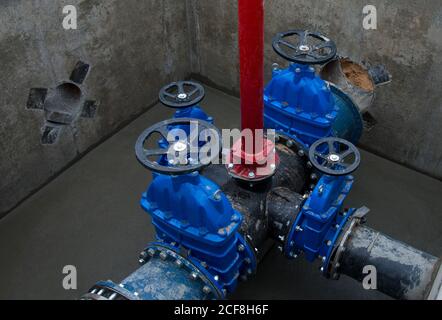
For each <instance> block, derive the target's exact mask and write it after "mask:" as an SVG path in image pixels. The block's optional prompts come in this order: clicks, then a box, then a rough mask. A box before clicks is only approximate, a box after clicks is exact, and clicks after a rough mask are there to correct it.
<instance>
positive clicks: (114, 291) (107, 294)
mask: <svg viewBox="0 0 442 320" xmlns="http://www.w3.org/2000/svg"><path fill="white" fill-rule="evenodd" d="M80 300H95V301H96V300H100V301H103V300H105V301H110V300H139V298H138V297H137V296H136V295H134V294H133V293H132V292H130V291H128V290H126V289H125V288H124V287H123V286H121V285H120V286H117V285H116V284H115V283H113V282H112V281H100V282H98V283H97V284H96V285H94V286H93V287H92V288H91V289H90V290H89V291H88V293H86V294H85V295H83V296H82V297H81V298H80Z"/></svg>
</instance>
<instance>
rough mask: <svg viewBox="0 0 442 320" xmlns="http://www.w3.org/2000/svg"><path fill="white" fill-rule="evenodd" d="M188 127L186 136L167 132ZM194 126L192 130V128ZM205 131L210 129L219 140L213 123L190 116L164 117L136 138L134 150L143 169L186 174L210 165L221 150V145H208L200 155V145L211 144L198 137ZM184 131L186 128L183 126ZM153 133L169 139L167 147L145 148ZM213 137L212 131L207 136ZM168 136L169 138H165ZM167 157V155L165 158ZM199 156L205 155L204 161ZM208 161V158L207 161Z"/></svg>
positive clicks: (219, 137)
mask: <svg viewBox="0 0 442 320" xmlns="http://www.w3.org/2000/svg"><path fill="white" fill-rule="evenodd" d="M186 126H188V127H190V130H189V131H193V132H190V133H191V135H190V136H189V135H188V134H189V133H188V132H186V133H187V135H186V137H185V138H184V137H179V135H178V134H170V132H171V131H173V130H175V129H182V128H183V127H186ZM194 128H195V129H194ZM205 130H210V131H211V132H215V134H216V135H217V139H218V142H220V141H221V134H220V132H219V130H218V129H216V127H214V126H213V125H212V124H210V123H208V122H205V121H202V120H197V119H190V118H179V119H171V120H166V121H163V122H161V123H158V124H156V125H154V126H152V127H151V128H149V129H147V130H145V131H144V132H143V134H142V135H141V136H140V137H139V138H138V140H137V143H136V146H135V151H136V155H137V159H138V161H140V163H141V164H143V165H144V166H145V167H146V168H148V169H150V170H152V171H154V172H157V173H162V174H173V175H179V174H187V173H191V172H194V171H197V170H200V169H201V168H203V167H205V166H206V165H209V164H210V163H212V162H213V160H214V159H215V158H216V157H218V155H219V153H220V152H221V144H218V145H216V146H215V148H216V149H213V150H212V148H213V147H211V148H210V149H209V150H210V152H206V153H205V154H201V152H200V151H201V150H200V149H201V148H202V147H203V146H205V145H206V144H208V143H210V142H211V140H210V139H206V141H205V143H204V144H203V145H201V144H200V143H199V139H200V138H201V137H202V133H203V132H205ZM184 131H186V130H185V129H184ZM153 133H160V134H161V136H163V137H165V138H166V140H168V141H167V142H168V145H169V147H168V148H152V149H148V148H145V147H144V146H145V145H146V144H147V140H148V139H149V138H150V137H151V136H152V134H153ZM174 135H175V137H174V138H176V137H179V138H180V139H175V140H172V139H171V138H172V137H173V136H174ZM210 136H211V137H212V138H213V136H212V134H211V135H210ZM168 138H170V139H168ZM153 156H160V157H161V158H160V160H157V161H155V160H153V159H149V157H153ZM165 156H167V157H165ZM201 156H204V158H205V159H204V161H202V159H201ZM206 160H207V161H206Z"/></svg>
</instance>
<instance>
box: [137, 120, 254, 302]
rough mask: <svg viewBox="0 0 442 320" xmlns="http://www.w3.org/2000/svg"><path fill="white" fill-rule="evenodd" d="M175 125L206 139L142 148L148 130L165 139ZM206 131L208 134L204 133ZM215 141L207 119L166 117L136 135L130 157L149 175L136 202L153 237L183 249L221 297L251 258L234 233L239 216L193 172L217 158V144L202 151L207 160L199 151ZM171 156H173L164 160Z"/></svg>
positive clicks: (250, 263) (251, 262)
mask: <svg viewBox="0 0 442 320" xmlns="http://www.w3.org/2000/svg"><path fill="white" fill-rule="evenodd" d="M192 123H193V125H191V124H192ZM178 125H179V126H183V125H186V126H189V127H193V128H195V129H196V131H197V132H191V136H195V137H198V139H202V138H201V137H206V139H207V140H206V141H191V139H186V140H178V141H173V142H172V143H170V144H169V146H168V147H167V148H153V149H149V148H148V147H146V146H147V145H149V143H148V142H149V138H150V137H151V136H152V135H153V134H155V133H159V134H160V135H162V136H163V137H167V136H168V135H169V132H170V130H171V129H170V128H175V127H176V126H178ZM172 130H173V129H172ZM207 130H209V131H210V134H206V133H205V132H206V131H207ZM214 135H217V137H214ZM209 136H211V138H210V139H209V138H208V137H209ZM216 140H217V141H218V142H220V141H221V135H220V132H219V130H218V129H217V128H216V127H214V126H213V125H212V124H210V123H208V122H205V121H202V120H198V119H188V118H180V119H171V120H166V121H163V122H160V123H158V124H156V125H154V126H152V127H150V128H149V129H147V130H146V131H144V132H143V133H142V134H141V136H140V137H139V139H138V141H137V144H136V155H137V158H138V160H139V162H140V163H141V164H142V165H143V166H145V167H146V168H148V169H150V170H151V171H153V172H154V173H155V174H154V179H153V181H152V183H151V185H150V186H149V188H148V190H147V192H146V193H144V194H143V197H142V199H141V206H142V208H143V209H144V210H145V211H147V212H148V213H149V214H150V215H151V216H152V223H153V225H154V226H155V229H156V232H157V239H158V240H159V241H162V242H164V243H166V244H168V245H169V246H171V247H173V248H175V249H176V251H177V252H179V251H182V252H185V254H184V256H185V259H187V260H188V261H190V263H192V264H193V265H195V266H197V268H198V269H199V270H200V272H201V273H202V274H204V275H205V277H206V278H207V279H209V280H210V281H211V285H212V286H214V287H215V288H217V291H218V292H219V293H220V295H221V296H222V297H225V295H226V294H227V293H228V292H232V291H233V290H234V289H235V288H236V286H237V283H238V281H239V280H240V278H242V277H247V276H248V275H250V274H251V273H253V272H254V271H255V268H256V258H255V256H254V253H253V250H252V248H251V247H250V245H249V244H248V243H247V242H246V240H245V239H244V237H243V236H242V235H241V234H240V232H239V227H240V225H241V223H242V221H243V217H242V215H241V214H240V213H239V212H238V211H236V210H234V209H233V207H232V205H231V203H230V201H229V200H228V199H227V197H226V195H225V194H224V193H223V192H222V191H221V189H220V187H219V186H218V185H216V184H215V183H214V182H213V181H211V180H209V179H208V178H205V177H204V176H202V175H200V174H199V170H201V169H202V168H204V167H205V166H207V165H209V164H211V163H212V162H213V161H214V160H215V159H217V158H218V157H219V154H220V152H221V144H220V143H218V144H217V147H216V150H212V151H211V152H210V153H209V154H208V157H209V158H207V159H204V160H203V159H202V158H201V155H204V156H205V155H206V154H203V153H201V150H202V149H203V148H205V147H206V146H207V144H209V143H212V142H213V141H216ZM192 144H194V147H195V148H196V149H195V152H194V153H193V154H192V152H190V150H191V148H190V146H191V145H192ZM176 152H178V153H180V155H179V157H178V158H176V157H175V153H176ZM171 155H172V156H173V158H170V156H171ZM158 157H166V159H167V160H168V161H167V164H162V163H161V162H160V161H158V160H157V159H155V158H158ZM171 160H173V161H171Z"/></svg>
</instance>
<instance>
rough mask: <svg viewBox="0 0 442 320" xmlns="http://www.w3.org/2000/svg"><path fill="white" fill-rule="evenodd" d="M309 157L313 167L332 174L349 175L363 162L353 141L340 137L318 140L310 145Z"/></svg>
mask: <svg viewBox="0 0 442 320" xmlns="http://www.w3.org/2000/svg"><path fill="white" fill-rule="evenodd" d="M309 158H310V162H311V163H312V165H313V167H315V168H316V169H317V170H318V171H320V172H322V173H324V174H327V175H330V176H345V175H349V174H351V173H352V172H354V171H355V170H356V169H357V168H358V167H359V165H360V163H361V154H360V153H359V150H358V149H357V148H356V147H355V146H354V145H353V144H352V143H350V142H348V141H347V140H344V139H339V138H324V139H321V140H318V141H316V142H315V143H314V144H313V145H312V146H311V147H310V151H309Z"/></svg>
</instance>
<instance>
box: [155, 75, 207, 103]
mask: <svg viewBox="0 0 442 320" xmlns="http://www.w3.org/2000/svg"><path fill="white" fill-rule="evenodd" d="M204 95H205V92H204V88H203V87H202V86H201V85H200V84H199V83H196V82H192V81H178V82H173V83H171V84H169V85H167V86H165V87H163V88H162V89H161V90H160V94H159V98H160V101H161V103H163V104H164V105H166V106H168V107H171V108H187V107H190V106H194V105H196V104H197V103H199V102H200V101H201V100H202V99H203V98H204Z"/></svg>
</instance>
